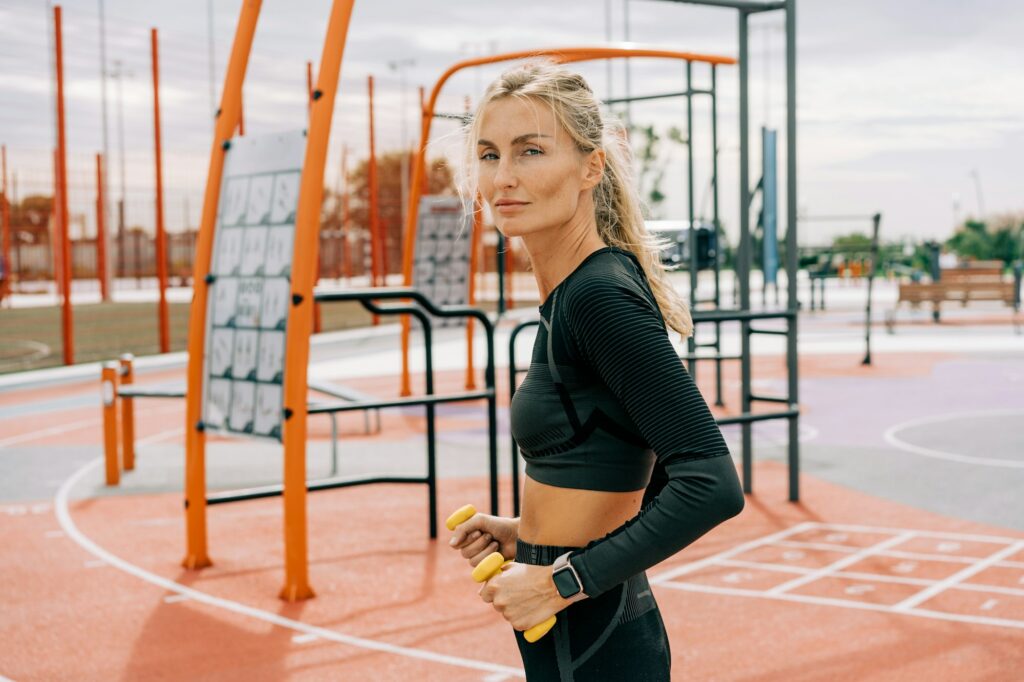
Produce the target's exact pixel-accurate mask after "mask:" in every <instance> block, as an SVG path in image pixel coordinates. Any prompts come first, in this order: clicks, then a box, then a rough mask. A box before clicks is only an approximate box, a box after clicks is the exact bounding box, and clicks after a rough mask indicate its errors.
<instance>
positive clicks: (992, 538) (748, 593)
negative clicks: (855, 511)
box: [651, 521, 1024, 629]
mask: <svg viewBox="0 0 1024 682" xmlns="http://www.w3.org/2000/svg"><path fill="white" fill-rule="evenodd" d="M807 529H819V530H828V531H852V532H864V533H876V534H886V533H888V534H892V535H893V537H891V538H889V539H888V540H886V541H884V542H882V543H878V545H875V548H878V547H880V546H881V545H884V544H886V543H891V542H897V541H903V540H904V539H906V536H908V535H909V536H918V537H920V536H924V537H934V538H941V539H946V540H953V539H956V540H971V541H978V542H989V543H992V544H1006V545H1007V547H1004V548H1002V549H1000V550H999V551H998V552H996V553H995V554H993V555H991V556H989V557H987V558H986V559H984V560H982V561H983V562H984V563H985V564H986V565H985V566H980V567H978V568H976V569H975V570H973V571H971V573H970V574H968V573H967V570H968V569H964V570H962V571H960V572H959V573H957V574H954V575H955V576H960V577H959V578H958V580H963V579H964V578H967V577H970V575H974V574H975V573H978V572H980V571H981V570H983V569H984V568H987V567H988V566H994V565H998V566H1009V565H1014V564H1015V563H1017V562H1009V561H1001V559H1003V558H1004V557H1006V556H1009V555H1011V554H1013V553H1014V552H1016V551H1018V550H1019V549H1021V548H1022V547H1024V540H1022V539H1020V538H1004V537H1000V536H996V535H976V534H966V533H942V532H939V531H915V530H911V529H895V528H883V527H878V526H859V525H853V524H827V523H817V522H813V521H808V522H804V523H800V524H798V525H796V526H793V527H792V528H789V529H787V530H784V531H780V532H778V533H773V534H772V535H767V536H765V537H764V538H761V539H760V540H753V541H750V542H745V543H743V544H741V545H737V546H736V547H734V548H733V549H730V550H726V551H723V552H720V553H719V554H715V555H712V556H710V557H705V558H704V559H701V560H700V561H699V562H693V563H692V564H686V565H684V566H681V567H679V568H676V569H672V570H670V571H666V572H665V573H664V574H662V575H659V576H657V578H655V579H652V580H651V583H652V584H653V583H654V582H656V581H657V582H658V584H659V585H663V586H665V587H669V588H672V589H675V590H682V591H685V592H698V593H704V594H722V595H730V596H736V597H755V598H759V599H777V600H781V601H791V602H800V603H804V604H814V605H819V606H838V607H841V608H851V609H862V610H869V611H880V612H884V613H897V614H900V615H909V616H918V617H921V618H932V619H936V620H946V621H954V622H959V623H970V624H974V625H993V626H998V627H1010V628H1019V629H1024V620H1011V619H1008V618H992V617H988V616H973V615H968V614H958V613H947V612H944V611H934V610H931V609H922V608H914V607H913V606H910V607H907V608H904V609H901V610H899V611H897V610H895V608H894V607H893V606H889V605H885V604H874V603H871V602H863V601H854V600H850V599H839V598H830V597H821V596H816V595H807V594H794V593H792V592H779V593H772V591H771V590H751V589H744V588H737V587H720V586H715V585H706V584H698V583H687V582H673V581H672V580H671V578H672V577H675V576H674V575H671V574H675V575H683V574H685V573H690V572H692V571H693V570H697V569H698V568H703V567H705V566H710V565H731V564H744V565H747V567H748V568H762V567H761V566H758V565H757V562H744V561H740V560H736V559H731V558H730V557H732V556H735V555H736V554H739V553H741V552H744V551H747V550H749V549H752V548H753V547H757V546H760V545H764V544H767V543H769V542H778V543H779V544H782V543H783V542H786V543H788V542H790V541H783V540H780V539H779V538H780V537H786V536H787V535H791V534H793V533H794V532H797V531H804V530H807ZM863 549H872V548H861V549H860V551H863ZM880 554H883V555H891V554H897V552H895V551H893V550H888V551H883V552H880ZM925 556H932V555H925ZM850 558H852V555H851V557H845V558H844V559H843V560H841V561H845V560H848V559H850ZM936 558H938V557H936ZM944 558H948V559H950V560H953V559H955V557H944ZM969 561H971V562H972V566H971V568H974V566H976V565H977V564H975V563H974V561H975V560H973V559H972V560H969ZM836 563H839V562H836ZM691 567H692V569H691ZM834 567H835V565H834V564H833V566H832V568H833V569H834ZM763 568H767V566H765V567H763ZM826 568H828V567H826ZM787 569H788V570H791V571H792V572H798V571H803V570H808V573H807V575H810V574H811V573H820V571H815V570H813V569H804V568H803V567H796V566H794V567H783V566H778V565H776V566H774V567H773V568H772V569H769V570H787ZM961 574H962V575H961ZM830 575H831V576H833V577H842V578H847V579H857V580H865V581H871V580H876V581H879V582H907V583H910V581H911V580H915V583H911V584H917V581H919V582H921V583H924V584H928V585H931V586H936V585H939V584H940V583H942V582H946V581H924V580H920V579H911V578H897V577H895V576H885V575H876V574H873V573H859V572H852V571H836V572H834V573H831V574H830ZM947 580H948V579H947ZM790 582H793V581H790ZM947 587H948V589H953V590H970V591H972V592H987V593H996V594H1011V595H1014V596H1018V595H1024V590H1015V589H1013V588H1007V587H997V586H994V585H982V584H974V583H963V582H959V583H956V584H953V583H950V584H949V585H948V586H947ZM940 589H941V588H940ZM917 594H921V593H920V592H919V593H917ZM904 601H908V600H904Z"/></svg>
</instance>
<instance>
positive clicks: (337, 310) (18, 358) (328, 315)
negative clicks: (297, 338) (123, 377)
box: [0, 303, 371, 374]
mask: <svg viewBox="0 0 1024 682" xmlns="http://www.w3.org/2000/svg"><path fill="white" fill-rule="evenodd" d="M168 308H169V317H170V325H171V350H172V351H181V350H185V345H186V344H187V342H188V317H189V304H187V303H171V304H169V305H168ZM72 317H73V320H74V330H75V335H74V349H75V362H76V363H80V362H96V361H102V360H115V359H117V357H118V356H119V355H120V354H121V353H133V354H135V355H137V356H141V355H154V354H156V353H159V352H160V337H159V334H160V331H159V322H158V319H157V305H156V303H97V304H91V305H78V306H75V308H74V311H73V314H72ZM321 322H322V329H323V331H325V332H326V331H337V330H339V329H350V328H352V327H363V326H366V325H368V324H370V323H371V316H370V314H369V313H367V312H366V311H365V310H363V308H362V306H360V305H359V304H358V303H333V304H331V305H325V306H322V312H321ZM63 346H64V342H63V339H62V333H61V310H60V308H59V307H56V306H54V307H45V308H5V309H2V310H0V374H6V373H10V372H20V371H24V370H29V369H41V368H44V367H57V366H60V365H62V364H64V357H63V353H64V351H63Z"/></svg>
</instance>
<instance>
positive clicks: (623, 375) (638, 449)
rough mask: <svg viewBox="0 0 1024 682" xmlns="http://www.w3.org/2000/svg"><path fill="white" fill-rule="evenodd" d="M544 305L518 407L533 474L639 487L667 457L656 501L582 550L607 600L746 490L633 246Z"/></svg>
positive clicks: (591, 590)
mask: <svg viewBox="0 0 1024 682" xmlns="http://www.w3.org/2000/svg"><path fill="white" fill-rule="evenodd" d="M540 312H541V316H542V318H543V320H542V322H543V323H544V324H542V327H541V330H540V331H539V333H538V335H537V340H536V342H535V344H534V354H533V361H532V362H531V365H530V369H529V372H528V373H527V376H526V378H525V379H524V381H523V384H522V386H521V387H520V388H519V389H517V391H516V393H515V395H514V397H513V401H512V407H511V419H512V433H513V436H514V437H515V438H516V441H517V443H518V444H519V445H520V447H521V448H522V450H523V456H524V458H525V459H526V461H527V475H529V476H530V477H531V478H534V479H535V480H538V481H540V482H543V483H548V484H550V485H558V486H562V487H571V488H584V489H588V490H638V489H641V488H644V487H645V486H646V485H647V483H648V481H649V480H651V467H652V464H653V458H654V457H656V458H657V462H658V470H657V471H656V472H655V474H656V475H655V479H656V480H657V484H656V485H657V489H652V490H649V491H648V495H647V496H646V498H645V499H651V502H650V504H648V505H647V507H645V509H644V510H643V511H642V512H641V514H640V515H638V516H637V517H636V518H634V519H632V520H631V521H629V522H628V523H626V524H625V525H624V526H622V527H621V528H619V529H617V530H616V531H615V532H613V533H612V534H610V535H609V536H608V537H606V538H603V539H601V540H598V541H595V542H594V543H591V545H590V546H588V547H587V548H586V549H585V550H582V551H581V552H580V553H578V554H577V555H576V556H574V557H573V564H574V565H575V566H576V567H577V570H578V571H579V572H580V574H581V577H582V578H583V579H584V582H585V585H584V588H585V589H586V591H587V593H588V594H591V596H596V594H599V593H600V592H603V591H605V590H607V589H609V588H611V587H613V586H614V585H616V584H618V583H620V582H623V581H624V580H626V579H628V578H629V577H630V576H631V575H633V574H635V573H637V572H639V571H641V570H644V569H645V568H648V567H650V566H652V565H654V564H655V563H657V562H658V561H660V560H661V559H664V558H665V557H667V556H669V555H671V554H672V553H674V552H675V551H678V550H679V549H680V548H681V547H682V546H685V544H689V542H692V541H693V540H694V539H696V537H699V535H700V534H703V533H704V532H706V531H707V530H709V529H710V528H711V527H713V526H714V525H717V523H720V522H721V521H722V520H724V518H728V517H729V516H731V515H733V514H735V513H738V508H742V504H743V498H742V493H741V492H740V489H739V484H738V481H737V480H736V472H735V468H734V467H733V465H732V461H731V459H730V458H725V460H724V461H715V462H711V461H710V460H712V459H715V460H718V457H719V456H720V455H727V454H728V452H729V450H728V447H727V446H726V444H725V440H724V439H723V438H722V434H721V431H719V429H718V426H717V424H716V423H715V420H714V417H713V416H712V415H711V411H710V410H709V409H708V406H707V403H706V402H705V401H704V398H703V396H702V395H701V394H700V391H698V390H697V387H696V385H695V384H694V382H693V380H692V378H691V377H690V375H689V373H688V372H687V371H686V370H685V368H684V367H683V365H682V362H681V360H680V359H679V357H678V356H677V355H676V352H675V349H674V348H673V346H672V343H671V341H670V340H669V337H668V332H667V330H666V328H665V321H664V319H663V317H662V315H661V312H660V310H659V309H658V305H657V302H656V300H655V298H654V294H653V292H652V291H651V289H650V286H649V285H648V283H647V279H646V277H645V276H644V273H643V269H642V267H641V266H640V263H639V262H638V261H637V260H636V257H635V256H633V254H631V253H628V252H625V251H623V250H621V249H618V248H615V247H606V248H603V249H599V250H598V251H595V252H594V253H592V254H590V255H589V256H588V257H587V258H586V259H585V260H584V261H583V263H581V264H580V265H579V267H577V268H576V270H574V271H573V272H572V274H570V275H569V276H568V277H567V278H566V279H565V280H563V281H562V282H561V283H560V284H559V285H558V286H557V287H555V289H554V290H553V291H552V292H551V294H550V295H549V296H548V298H547V299H546V300H545V301H544V304H543V305H542V306H541V307H540ZM548 327H550V333H549V332H548ZM559 384H561V385H559ZM574 412H575V415H574V414H573V413H574ZM652 450H653V453H652V452H651V451H652ZM702 462H703V464H702ZM726 463H727V466H725V464H726ZM686 472H690V473H686ZM708 472H711V473H710V474H709V473H708ZM709 476H710V480H711V483H713V484H712V485H710V486H709ZM654 493H658V494H657V497H654V496H653V494H654ZM708 495H710V497H707V496H708ZM737 500H738V508H736V507H737ZM694 504H697V507H696V509H695V508H694V507H693V505H694ZM723 505H724V507H723ZM716 509H717V510H718V511H715V510H716ZM730 510H731V513H728V514H727V515H726V516H725V517H724V518H721V517H722V514H723V513H726V512H729V511H730ZM702 512H708V513H707V514H704V515H703V516H702ZM695 514H696V516H695ZM652 523H653V524H654V525H653V527H652V526H651V524H652ZM681 524H682V526H687V527H686V528H684V527H682V526H681ZM707 524H710V525H707ZM700 528H702V529H703V530H700V531H699V534H698V535H697V536H696V537H691V535H692V533H693V532H694V531H697V530H698V529H700ZM685 538H689V539H686V540H685V541H684V539H685ZM680 542H683V544H682V545H681V544H679V543H680ZM666 551H667V552H668V553H667V554H666V553H665V552H666Z"/></svg>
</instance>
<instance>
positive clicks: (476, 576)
mask: <svg viewBox="0 0 1024 682" xmlns="http://www.w3.org/2000/svg"><path fill="white" fill-rule="evenodd" d="M474 514H476V507H474V506H473V505H471V504H467V505H466V506H464V507H460V508H459V509H457V510H456V511H455V513H454V514H452V515H451V516H449V517H448V520H447V521H445V522H444V525H445V527H447V528H448V530H455V527H456V526H458V525H459V524H460V523H464V522H465V521H468V520H469V519H471V518H472V517H473V515H474ZM511 563H512V560H511V559H508V560H507V561H506V560H505V557H504V556H502V554H501V552H492V553H491V554H489V555H487V557H485V558H484V560H483V561H481V562H480V563H479V564H477V566H476V568H474V569H473V574H472V575H473V580H475V581H476V582H478V583H483V582H487V581H488V580H490V579H491V578H493V577H494V576H496V575H497V574H498V573H499V572H501V569H502V568H504V567H505V566H507V565H508V564H511ZM556 620H557V619H556V618H555V616H551V617H550V618H548V619H547V620H546V621H544V622H543V623H541V624H539V625H534V626H533V627H532V628H530V629H529V630H527V631H526V632H524V633H523V637H524V638H525V639H526V641H527V642H531V643H532V642H536V641H537V640H538V639H540V638H541V637H543V636H544V635H546V634H547V633H548V630H550V629H551V628H553V627H554V626H555V621H556Z"/></svg>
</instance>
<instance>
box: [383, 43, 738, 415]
mask: <svg viewBox="0 0 1024 682" xmlns="http://www.w3.org/2000/svg"><path fill="white" fill-rule="evenodd" d="M539 57H546V58H549V59H551V60H553V61H555V62H556V63H559V64H569V63H573V62H584V61H592V60H595V59H620V58H626V59H632V58H639V57H649V58H654V59H679V60H682V61H689V62H704V63H706V64H724V65H728V64H736V59H734V58H732V57H724V56H721V55H711V54H701V53H697V52H681V51H678V50H662V49H655V48H644V47H559V48H548V49H543V50H519V51H516V52H506V53H503V54H496V55H489V56H483V57H474V58H472V59H464V60H462V61H459V62H456V63H454V64H452V65H451V66H450V67H448V69H447V70H446V71H445V72H444V73H442V74H441V77H440V78H438V79H437V82H436V83H434V87H433V89H432V90H431V91H430V98H429V99H428V100H427V103H426V104H425V105H424V104H422V103H421V106H420V115H421V119H420V141H419V148H418V149H417V151H416V163H414V164H413V176H412V178H413V179H412V183H411V184H410V191H409V210H408V211H406V221H405V242H404V244H403V248H402V274H403V276H404V283H405V286H412V265H413V252H414V249H415V245H416V221H417V219H418V218H419V215H418V214H419V202H420V196H421V194H422V193H423V183H424V181H425V180H426V155H427V142H428V140H429V138H430V126H431V124H432V123H433V120H434V107H435V106H436V104H437V98H438V95H440V93H441V88H442V87H444V84H445V83H446V82H447V81H448V79H450V78H451V77H452V76H453V75H455V74H456V73H458V72H459V71H462V70H463V69H468V68H471V67H474V66H483V65H485V64H497V63H500V62H507V61H515V60H517V59H529V58H539ZM421 99H422V98H421ZM410 394H411V388H410V385H409V316H408V315H403V316H402V389H401V395H403V396H407V395H410Z"/></svg>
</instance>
